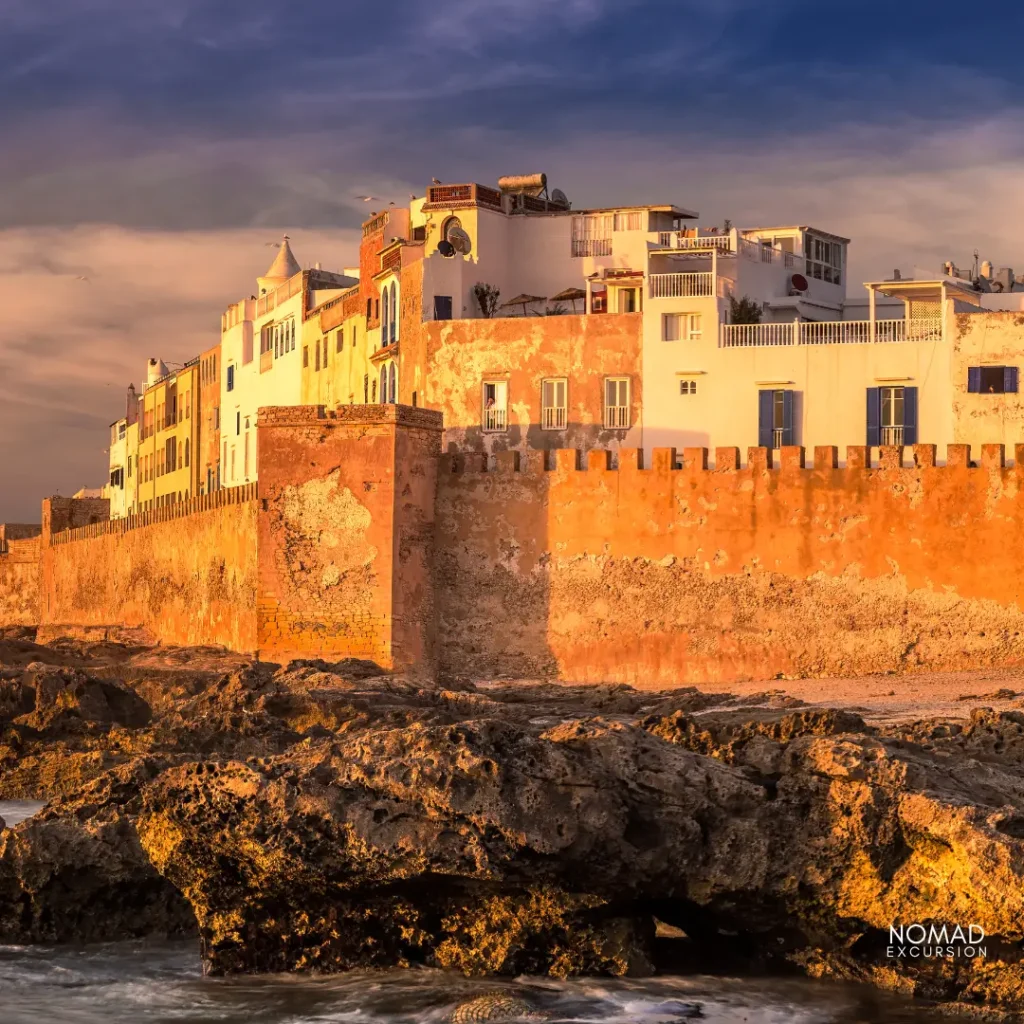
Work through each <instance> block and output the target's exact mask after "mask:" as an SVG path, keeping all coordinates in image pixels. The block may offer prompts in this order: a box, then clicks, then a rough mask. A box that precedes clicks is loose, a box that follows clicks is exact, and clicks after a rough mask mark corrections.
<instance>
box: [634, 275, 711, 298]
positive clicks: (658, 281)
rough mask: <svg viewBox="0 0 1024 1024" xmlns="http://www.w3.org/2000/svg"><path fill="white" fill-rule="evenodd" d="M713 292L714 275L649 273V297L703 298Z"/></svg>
mask: <svg viewBox="0 0 1024 1024" xmlns="http://www.w3.org/2000/svg"><path fill="white" fill-rule="evenodd" d="M714 294H715V281H714V275H713V274H710V273H698V274H651V276H650V297H651V298H652V299H688V298H695V297H699V298H704V297H710V296H713V295H714Z"/></svg>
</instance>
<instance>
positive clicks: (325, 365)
mask: <svg viewBox="0 0 1024 1024" xmlns="http://www.w3.org/2000/svg"><path fill="white" fill-rule="evenodd" d="M328 340H329V338H324V369H325V370H326V369H327V342H328Z"/></svg>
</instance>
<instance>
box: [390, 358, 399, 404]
mask: <svg viewBox="0 0 1024 1024" xmlns="http://www.w3.org/2000/svg"><path fill="white" fill-rule="evenodd" d="M397 385H398V372H397V370H396V369H395V364H394V363H392V364H391V368H390V369H389V370H388V401H389V402H390V403H391V404H392V405H394V404H395V401H396V400H397V398H398V387H397Z"/></svg>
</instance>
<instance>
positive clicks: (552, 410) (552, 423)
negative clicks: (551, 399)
mask: <svg viewBox="0 0 1024 1024" xmlns="http://www.w3.org/2000/svg"><path fill="white" fill-rule="evenodd" d="M565 424H566V408H565V406H564V405H563V406H545V407H544V408H543V409H542V410H541V426H542V427H543V428H544V429H545V430H562V429H564V427H565Z"/></svg>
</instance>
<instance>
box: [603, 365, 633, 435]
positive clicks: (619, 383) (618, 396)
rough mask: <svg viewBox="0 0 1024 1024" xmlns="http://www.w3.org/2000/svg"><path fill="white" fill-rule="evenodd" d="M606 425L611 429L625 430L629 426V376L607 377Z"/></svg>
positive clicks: (605, 389) (605, 391)
mask: <svg viewBox="0 0 1024 1024" xmlns="http://www.w3.org/2000/svg"><path fill="white" fill-rule="evenodd" d="M604 425H605V426H606V427H607V428H608V429H610V430H623V429H625V428H627V427H628V426H629V378H628V377H606V378H605V381H604Z"/></svg>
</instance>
